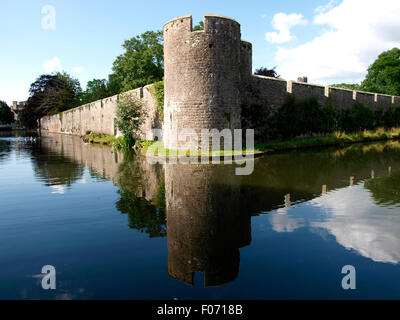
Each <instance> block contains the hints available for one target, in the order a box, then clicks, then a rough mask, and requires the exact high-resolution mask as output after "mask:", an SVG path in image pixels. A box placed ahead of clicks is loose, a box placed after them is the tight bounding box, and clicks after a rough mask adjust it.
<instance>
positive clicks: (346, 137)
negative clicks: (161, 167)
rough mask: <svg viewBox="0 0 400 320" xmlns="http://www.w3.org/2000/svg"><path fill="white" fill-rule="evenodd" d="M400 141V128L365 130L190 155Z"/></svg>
mask: <svg viewBox="0 0 400 320" xmlns="http://www.w3.org/2000/svg"><path fill="white" fill-rule="evenodd" d="M397 139H400V128H393V129H384V128H378V129H376V130H364V131H361V132H357V133H350V134H348V133H345V132H335V133H332V134H330V135H327V136H318V137H312V138H303V139H295V140H289V141H276V142H267V143H263V144H256V145H255V146H254V149H247V150H245V149H244V150H237V151H235V150H232V151H224V150H222V151H212V152H202V151H192V152H191V153H190V155H195V156H196V155H197V156H204V155H209V156H218V155H220V156H230V155H232V156H233V155H240V154H244V153H246V154H248V155H254V156H260V155H263V154H266V153H270V152H277V151H286V150H297V149H306V148H315V147H328V146H346V145H350V144H355V143H364V142H373V141H385V140H397ZM136 146H137V147H138V148H139V149H140V150H141V153H142V154H145V155H150V156H154V155H170V154H171V155H172V154H173V155H178V156H187V155H189V152H188V151H177V150H169V149H165V148H164V144H163V143H162V142H159V141H138V142H137V144H136Z"/></svg>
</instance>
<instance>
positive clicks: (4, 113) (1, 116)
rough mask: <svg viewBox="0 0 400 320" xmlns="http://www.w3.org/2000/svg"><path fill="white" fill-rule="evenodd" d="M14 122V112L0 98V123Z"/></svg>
mask: <svg viewBox="0 0 400 320" xmlns="http://www.w3.org/2000/svg"><path fill="white" fill-rule="evenodd" d="M13 122H14V113H13V112H12V111H11V109H10V107H9V106H8V105H7V103H5V102H4V101H1V100H0V124H10V123H13Z"/></svg>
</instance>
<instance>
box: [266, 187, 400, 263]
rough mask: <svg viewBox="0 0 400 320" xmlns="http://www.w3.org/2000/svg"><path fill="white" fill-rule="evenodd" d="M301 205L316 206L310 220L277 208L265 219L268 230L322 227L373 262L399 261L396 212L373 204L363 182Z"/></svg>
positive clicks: (399, 225)
mask: <svg viewBox="0 0 400 320" xmlns="http://www.w3.org/2000/svg"><path fill="white" fill-rule="evenodd" d="M304 205H312V206H313V207H318V209H319V211H320V212H319V215H318V216H317V217H316V218H314V220H313V221H308V222H307V223H306V221H305V219H304V218H298V217H296V216H295V215H294V213H297V211H296V209H295V208H280V209H278V210H276V211H275V213H274V214H272V215H271V216H270V218H269V219H270V223H271V225H272V229H273V230H274V231H276V232H293V231H295V230H296V229H298V228H301V227H304V226H305V225H306V224H308V225H309V226H310V227H311V228H315V229H314V230H318V229H320V230H321V229H323V230H326V231H327V232H329V233H330V234H332V235H334V236H335V237H336V241H337V242H338V243H339V244H340V245H342V246H343V247H345V248H346V249H348V250H351V249H352V250H355V251H357V252H358V253H359V254H361V255H362V256H364V257H366V258H369V259H372V260H373V261H376V262H385V263H395V264H397V263H399V262H400V232H399V230H400V214H399V212H398V211H395V210H393V209H391V208H388V207H381V206H377V205H376V204H375V202H374V200H373V198H372V195H371V193H370V192H369V191H368V190H366V189H364V184H359V185H357V186H353V187H348V188H344V189H339V190H335V191H331V192H329V193H328V194H326V195H322V196H320V197H318V198H315V199H313V200H311V201H309V202H308V203H305V204H302V205H301V206H304ZM311 219H312V218H311Z"/></svg>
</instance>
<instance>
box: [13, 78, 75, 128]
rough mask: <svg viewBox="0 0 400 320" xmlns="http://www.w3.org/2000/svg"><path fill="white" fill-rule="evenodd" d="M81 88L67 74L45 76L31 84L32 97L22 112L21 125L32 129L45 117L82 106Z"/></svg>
mask: <svg viewBox="0 0 400 320" xmlns="http://www.w3.org/2000/svg"><path fill="white" fill-rule="evenodd" d="M81 92H82V89H81V86H80V84H79V81H78V80H77V79H74V78H72V77H70V76H69V75H68V74H66V73H56V74H44V75H41V76H40V77H39V78H37V79H36V81H35V82H33V83H32V84H31V87H30V89H29V93H30V97H29V99H28V101H27V104H26V106H25V108H24V110H23V111H22V112H21V117H20V120H21V124H22V125H23V126H24V127H26V128H30V129H34V128H36V126H37V120H38V119H40V118H41V117H43V116H45V115H52V114H56V113H59V112H62V111H65V110H68V109H71V108H73V107H76V106H77V105H79V104H80V100H79V97H80V96H81Z"/></svg>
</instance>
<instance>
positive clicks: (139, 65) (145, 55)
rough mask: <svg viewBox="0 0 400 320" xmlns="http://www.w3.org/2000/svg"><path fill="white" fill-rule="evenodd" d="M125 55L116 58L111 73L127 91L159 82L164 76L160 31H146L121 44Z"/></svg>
mask: <svg viewBox="0 0 400 320" xmlns="http://www.w3.org/2000/svg"><path fill="white" fill-rule="evenodd" d="M123 48H124V49H125V53H124V54H122V55H120V56H118V57H117V59H116V60H115V61H114V64H113V71H114V75H115V77H116V80H118V81H119V82H120V83H121V90H122V91H127V90H131V89H135V88H138V87H142V86H145V85H147V84H150V83H154V82H157V81H161V80H162V77H163V75H164V49H163V38H162V32H161V31H146V32H145V33H143V34H141V35H140V36H136V37H133V38H132V39H130V40H127V41H125V43H124V44H123Z"/></svg>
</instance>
